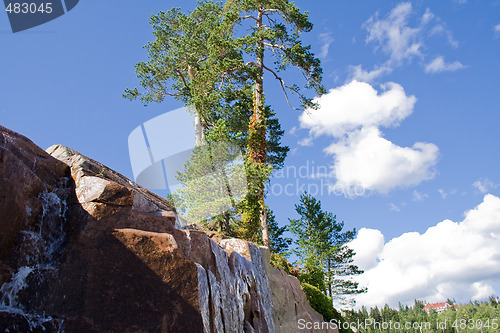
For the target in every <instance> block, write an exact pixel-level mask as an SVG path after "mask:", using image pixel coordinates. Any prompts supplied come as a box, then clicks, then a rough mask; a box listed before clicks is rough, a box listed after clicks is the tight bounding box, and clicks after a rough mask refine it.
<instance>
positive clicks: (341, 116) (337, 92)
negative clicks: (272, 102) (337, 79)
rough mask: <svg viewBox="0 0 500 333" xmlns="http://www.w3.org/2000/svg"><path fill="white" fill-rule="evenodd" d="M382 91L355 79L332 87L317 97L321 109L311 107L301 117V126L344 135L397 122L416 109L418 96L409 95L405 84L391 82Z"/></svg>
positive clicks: (335, 135)
mask: <svg viewBox="0 0 500 333" xmlns="http://www.w3.org/2000/svg"><path fill="white" fill-rule="evenodd" d="M383 88H385V89H384V91H383V92H382V93H380V94H379V93H378V92H377V90H375V89H374V88H373V87H372V86H371V85H370V84H368V83H365V82H358V81H352V82H350V83H348V84H346V85H344V86H341V87H338V88H335V89H331V90H330V91H329V92H328V94H325V95H323V96H321V97H319V98H317V99H316V100H315V101H316V102H317V103H319V105H320V108H319V109H318V110H307V111H306V112H304V113H303V114H302V115H301V116H300V117H299V121H300V126H301V127H302V128H308V129H310V131H311V133H312V134H313V135H315V136H319V135H322V134H327V135H331V136H334V137H337V138H339V137H342V136H344V135H345V134H346V133H347V132H349V131H353V130H356V129H359V128H361V127H370V126H377V127H378V126H384V127H389V126H396V125H398V124H399V122H400V121H401V120H403V119H404V118H406V117H408V116H409V115H410V114H411V113H412V112H413V106H414V104H415V102H416V100H417V99H416V98H415V96H406V94H405V91H404V89H403V87H401V86H400V85H398V84H396V83H387V84H385V85H384V86H383Z"/></svg>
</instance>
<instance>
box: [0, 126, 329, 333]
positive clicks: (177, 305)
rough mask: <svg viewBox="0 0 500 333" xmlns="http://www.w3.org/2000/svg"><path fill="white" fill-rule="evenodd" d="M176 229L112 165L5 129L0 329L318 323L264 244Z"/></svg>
mask: <svg viewBox="0 0 500 333" xmlns="http://www.w3.org/2000/svg"><path fill="white" fill-rule="evenodd" d="M179 221H180V220H179V219H178V218H177V217H176V214H175V211H174V209H173V207H172V206H171V205H170V204H169V202H167V201H166V200H164V199H163V198H161V197H159V196H157V195H155V194H153V193H151V192H149V191H148V190H146V189H144V188H142V187H140V186H138V185H137V184H135V183H134V182H132V181H130V180H129V179H127V178H126V177H124V176H122V175H120V174H119V173H117V172H115V171H113V170H111V169H109V168H107V167H106V166H104V165H102V164H100V163H98V162H96V161H94V160H92V159H90V158H88V157H85V156H83V155H81V154H79V153H78V152H76V151H74V150H72V149H69V148H66V147H64V146H60V145H58V146H53V147H50V148H49V149H48V150H47V152H45V151H43V150H42V149H41V148H39V147H37V146H36V145H35V144H33V143H32V142H31V141H30V140H29V139H27V138H25V137H24V136H22V135H20V134H17V133H15V132H13V131H11V130H8V129H6V128H4V127H1V126H0V225H1V228H0V330H1V331H2V332H86V333H87V332H169V333H171V332H286V333H288V332H298V331H299V330H298V327H297V322H298V320H299V319H304V320H305V321H308V322H320V321H322V317H321V315H319V314H318V313H317V312H315V311H314V310H313V309H312V308H311V307H310V306H309V304H308V302H307V300H306V296H305V294H304V293H303V292H302V290H301V288H300V284H299V282H298V281H297V279H296V278H294V277H291V276H288V275H287V274H286V273H285V272H283V271H282V270H278V269H275V268H273V267H271V266H270V265H269V252H268V250H267V249H266V248H262V247H258V246H256V245H254V244H253V243H251V242H247V241H244V240H240V239H222V240H221V239H218V240H217V241H216V240H215V238H210V237H209V236H208V235H207V234H205V233H204V232H202V231H199V230H194V228H190V226H189V225H186V223H181V222H179ZM301 332H306V331H301ZM314 332H319V331H318V330H315V331H314Z"/></svg>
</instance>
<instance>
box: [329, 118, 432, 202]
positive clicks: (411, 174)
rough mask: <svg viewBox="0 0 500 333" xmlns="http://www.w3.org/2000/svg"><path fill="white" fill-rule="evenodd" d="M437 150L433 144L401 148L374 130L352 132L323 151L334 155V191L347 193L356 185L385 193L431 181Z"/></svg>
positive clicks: (365, 129)
mask: <svg viewBox="0 0 500 333" xmlns="http://www.w3.org/2000/svg"><path fill="white" fill-rule="evenodd" d="M438 151H439V150H438V148H437V146H435V145H434V144H431V143H423V142H417V143H415V144H414V145H413V147H411V148H409V147H400V146H398V145H395V144H394V143H392V142H390V141H389V140H387V139H385V138H383V137H382V136H381V132H380V130H379V129H377V128H375V127H367V128H363V129H361V130H359V131H355V132H353V133H351V134H349V136H348V137H347V138H346V139H344V140H340V141H339V142H337V143H334V144H332V145H330V146H329V147H328V148H326V152H327V153H330V154H332V155H334V161H335V164H334V173H335V177H336V178H337V183H336V188H339V187H340V188H343V189H345V191H348V192H349V193H352V192H353V191H352V189H354V188H356V187H359V186H361V187H362V188H364V189H366V190H369V191H377V192H380V193H387V192H389V191H390V190H392V189H394V188H396V187H399V186H410V185H417V184H419V183H421V182H422V181H424V180H428V179H431V178H433V177H434V174H435V173H434V170H433V169H434V168H433V167H434V165H435V163H436V160H437V156H438Z"/></svg>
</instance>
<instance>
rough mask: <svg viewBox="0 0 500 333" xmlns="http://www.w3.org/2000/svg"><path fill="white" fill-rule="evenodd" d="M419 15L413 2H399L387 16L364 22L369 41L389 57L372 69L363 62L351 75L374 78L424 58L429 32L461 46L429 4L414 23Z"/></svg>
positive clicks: (352, 68) (453, 68)
mask: <svg viewBox="0 0 500 333" xmlns="http://www.w3.org/2000/svg"><path fill="white" fill-rule="evenodd" d="M415 16H416V15H415V11H414V9H413V7H412V4H411V3H410V2H403V3H400V4H398V5H396V7H394V8H393V9H392V10H391V11H390V12H389V13H388V14H387V15H386V16H385V17H383V18H380V17H379V14H378V13H375V15H373V16H371V17H370V18H369V19H368V20H367V21H366V22H365V23H364V24H363V27H364V28H365V29H366V31H367V37H366V43H367V44H369V43H371V44H374V45H375V50H377V51H378V50H380V51H381V52H382V53H384V54H386V55H387V56H388V59H387V61H386V62H384V63H383V64H381V65H376V66H375V67H374V69H372V70H366V69H363V68H362V67H361V65H357V66H351V67H350V78H351V79H355V80H360V81H365V82H372V81H373V80H375V79H377V78H378V77H381V76H383V75H386V74H389V73H391V72H392V71H393V70H394V69H395V68H396V67H399V66H401V65H403V64H405V63H411V62H412V60H413V59H414V58H420V59H424V58H425V57H426V54H425V52H424V51H423V50H424V49H425V46H426V45H425V38H426V37H427V36H433V35H442V36H444V37H445V38H446V39H447V40H448V43H449V44H450V45H451V46H452V47H454V48H456V47H458V42H457V41H455V40H454V38H453V34H452V32H451V31H450V30H448V29H446V28H445V26H444V24H443V23H442V21H441V20H440V19H439V18H438V17H436V16H435V15H434V14H433V13H432V12H431V11H430V9H428V8H427V9H426V11H425V13H424V14H422V15H421V16H416V17H417V18H418V20H416V22H414V23H412V22H411V21H412V18H413V17H415ZM443 65H445V64H444V63H443ZM448 65H449V66H451V67H446V66H445V67H444V68H445V70H456V69H459V68H456V69H455V67H456V66H459V65H461V64H460V63H459V62H454V63H452V64H448ZM462 66H463V65H462ZM431 69H432V67H431ZM436 72H438V71H436Z"/></svg>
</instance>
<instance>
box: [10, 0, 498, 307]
mask: <svg viewBox="0 0 500 333" xmlns="http://www.w3.org/2000/svg"><path fill="white" fill-rule="evenodd" d="M296 4H297V5H298V6H299V8H301V9H302V10H305V11H308V12H309V14H310V19H311V21H312V22H313V23H314V29H313V31H312V32H310V33H308V34H306V35H304V36H303V37H304V40H305V41H306V42H307V43H309V44H311V45H312V49H313V51H314V52H315V53H316V54H317V55H318V56H319V57H320V58H321V60H322V66H323V71H324V83H325V86H326V88H327V89H328V91H329V92H328V94H327V95H325V96H323V97H322V99H321V100H319V102H320V105H321V108H320V109H319V110H318V111H311V112H308V113H306V114H303V113H302V112H299V111H294V110H292V109H290V108H289V107H288V106H287V105H286V101H285V100H284V98H283V96H282V95H281V94H280V90H279V86H278V85H277V84H276V82H273V78H272V77H266V81H265V87H266V89H267V91H268V93H267V102H268V103H270V104H272V105H273V107H274V109H275V111H276V112H277V114H278V117H279V119H280V121H281V123H282V126H283V128H284V129H285V130H286V134H285V136H284V143H285V144H287V145H289V146H290V147H291V153H290V154H289V156H288V158H287V161H286V163H285V169H284V170H283V171H282V173H278V174H276V175H275V177H274V179H273V180H272V182H271V186H270V188H269V194H268V203H269V204H270V206H271V208H273V210H274V211H275V214H276V216H277V218H278V221H279V223H280V224H284V223H286V222H287V218H289V217H291V218H293V217H296V215H295V212H294V204H295V203H297V202H298V194H300V192H301V191H302V190H307V189H309V191H310V192H313V194H316V193H315V192H316V191H317V195H316V197H317V198H318V199H320V200H321V201H322V204H323V208H324V209H326V210H329V211H332V212H334V214H336V215H337V219H339V220H343V221H345V225H346V227H347V228H357V229H358V230H359V236H358V239H357V240H356V241H355V242H354V243H353V244H352V247H353V248H354V249H355V250H356V251H357V253H358V255H357V259H356V260H357V263H358V264H359V265H360V267H361V268H364V269H365V271H366V273H365V274H364V275H363V276H362V277H361V281H362V282H363V283H364V284H366V285H368V288H369V292H368V293H367V294H365V295H362V296H360V297H359V298H358V304H359V305H362V304H365V305H375V304H378V305H380V304H382V305H383V303H385V302H387V303H389V304H390V305H397V302H398V301H401V302H403V303H412V302H413V299H415V298H419V299H426V300H428V301H440V300H445V299H446V298H447V297H450V298H456V299H457V300H459V301H463V302H466V301H468V300H469V299H471V298H478V299H481V298H484V297H487V296H489V295H491V294H497V295H498V293H499V292H500V287H499V286H500V242H499V237H500V199H499V197H500V174H499V168H498V165H499V163H500V161H499V159H500V156H499V153H498V151H499V149H498V143H499V142H500V131H498V126H499V125H500V91H499V89H500V61H499V60H498V58H499V54H500V1H497V0H492V1H479V0H468V1H465V0H461V1H452V0H450V1H439V2H436V1H412V2H398V1H355V2H354V1H296ZM194 6H195V2H194V1H182V2H181V1H168V2H167V1H142V2H139V1H131V0H129V1H120V2H118V1H106V2H102V1H99V2H98V1H81V2H80V3H79V4H78V6H76V7H75V8H74V9H73V10H72V11H70V12H69V13H67V14H65V15H63V16H61V17H60V18H58V19H56V20H54V21H51V22H48V23H46V24H44V25H42V26H39V27H36V28H33V29H30V30H27V31H24V32H19V33H16V34H13V33H12V32H11V30H10V26H9V23H8V19H7V15H6V14H5V13H2V14H0V42H1V52H0V124H1V125H3V126H6V127H8V128H10V129H12V130H15V131H17V132H19V133H22V134H24V135H25V136H27V137H29V138H30V139H32V140H33V141H34V142H35V143H36V144H38V145H39V146H41V147H43V148H47V147H49V146H51V145H53V144H64V145H66V146H69V147H71V148H73V149H76V150H78V151H80V152H81V153H83V154H85V155H87V156H89V157H92V158H94V159H96V160H99V161H101V162H102V163H104V164H106V165H108V166H109V167H111V168H113V169H115V170H117V171H119V172H121V173H123V174H124V175H126V176H128V177H130V178H133V174H132V169H131V165H130V159H129V153H128V146H127V142H128V135H129V134H130V133H131V132H132V130H134V129H135V128H136V127H137V126H139V125H141V124H143V123H144V122H146V121H147V120H149V119H151V118H154V117H156V116H158V115H161V114H163V113H165V112H167V111H170V110H174V109H176V108H178V107H182V105H181V104H180V103H179V102H177V101H175V100H166V101H165V102H164V103H162V104H158V105H155V104H152V105H149V106H147V107H145V106H143V105H142V104H141V103H140V102H130V101H128V100H125V99H123V98H122V97H121V95H122V93H123V90H124V89H125V88H127V87H135V86H137V84H138V80H137V79H136V77H135V73H134V70H133V65H134V64H135V63H137V62H138V61H140V60H145V59H146V54H145V51H144V50H143V49H142V46H143V45H144V44H146V42H148V41H150V40H152V33H151V28H150V26H149V24H148V19H149V16H150V15H151V14H152V13H156V12H158V11H160V10H168V9H170V8H172V7H180V8H181V9H182V10H185V11H187V10H190V9H193V8H194ZM290 77H291V78H292V79H294V76H293V75H292V76H290ZM294 172H295V174H294ZM287 185H288V186H287ZM329 189H330V191H329ZM445 220H446V221H447V222H443V221H445ZM452 221H453V222H452ZM441 222H443V223H441Z"/></svg>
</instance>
